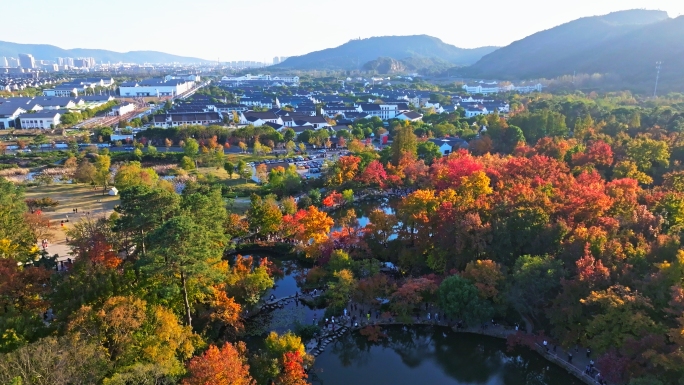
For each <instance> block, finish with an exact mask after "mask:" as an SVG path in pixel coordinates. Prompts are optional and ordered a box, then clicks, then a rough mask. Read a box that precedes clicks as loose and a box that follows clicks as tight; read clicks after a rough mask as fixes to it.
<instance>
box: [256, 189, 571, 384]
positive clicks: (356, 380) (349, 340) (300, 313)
mask: <svg viewBox="0 0 684 385" xmlns="http://www.w3.org/2000/svg"><path fill="white" fill-rule="evenodd" d="M378 205H380V207H381V208H382V209H383V210H385V212H388V213H391V212H393V206H392V205H391V203H390V202H380V203H378V202H372V203H368V204H362V205H354V208H355V209H356V210H357V215H359V222H360V223H359V224H360V226H365V225H366V224H367V223H368V217H367V215H368V213H370V211H371V210H372V209H374V208H375V207H378ZM339 212H340V211H338V212H336V213H334V214H335V215H338V217H339V216H342V215H343V213H339ZM363 218H365V222H363V220H364V219H363ZM264 256H267V255H254V257H255V259H258V258H260V257H264ZM270 259H271V260H272V261H273V262H274V263H275V264H276V266H278V268H280V269H281V270H282V271H283V275H281V276H279V277H276V279H275V286H274V287H273V288H272V289H270V290H269V291H268V292H267V293H266V294H265V295H264V298H269V297H270V296H271V294H273V295H274V296H275V297H276V298H282V297H286V296H290V295H293V294H294V293H295V292H297V291H299V290H300V289H299V287H298V279H299V277H300V276H302V275H304V274H305V272H306V268H304V267H301V266H299V265H298V264H297V263H296V262H294V261H280V260H278V259H276V258H270ZM323 315H324V310H323V309H312V308H309V307H307V306H305V305H303V304H301V303H297V302H295V301H290V302H289V303H287V304H285V305H284V306H283V307H282V308H277V309H275V310H274V311H272V312H269V313H263V314H260V315H259V316H257V317H255V318H254V319H252V320H251V321H250V323H249V326H248V329H249V331H248V334H249V335H251V336H255V337H256V336H263V335H264V334H265V333H268V332H270V331H276V332H278V333H284V332H286V331H288V330H293V329H295V326H296V325H297V324H311V323H312V322H313V320H314V319H318V320H320V319H321V318H322V317H323ZM383 332H384V333H385V334H386V338H384V339H381V340H380V341H379V342H376V343H372V342H369V341H368V340H367V338H366V337H364V336H362V335H360V334H359V333H356V332H355V333H347V334H346V335H344V336H343V337H342V338H341V339H339V340H337V341H334V342H331V343H330V344H328V346H327V348H326V349H325V350H324V352H323V353H322V354H320V355H319V356H318V357H317V358H316V361H315V364H314V367H313V368H312V370H311V371H310V373H309V380H310V381H311V382H312V383H313V384H316V385H348V384H354V385H376V384H392V385H403V384H406V385H413V384H439V385H442V384H443V385H465V384H468V385H470V384H482V385H528V384H531V385H582V384H583V382H581V381H579V380H578V379H577V378H575V377H574V376H573V375H571V374H569V373H567V372H566V371H565V370H564V369H562V368H561V367H559V366H556V365H554V364H552V363H550V362H549V361H547V360H546V359H544V358H543V357H542V356H540V355H538V354H537V353H535V352H532V351H530V350H527V349H516V350H514V351H508V349H507V346H506V342H505V341H504V340H501V339H497V338H493V337H487V336H481V335H474V334H466V333H456V332H454V331H452V330H450V329H448V328H446V327H430V326H411V327H401V326H384V327H383ZM250 340H251V341H252V343H251V346H250V349H253V348H255V347H256V348H258V347H260V344H262V343H263V338H261V337H258V338H253V339H250Z"/></svg>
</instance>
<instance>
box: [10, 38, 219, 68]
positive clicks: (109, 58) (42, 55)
mask: <svg viewBox="0 0 684 385" xmlns="http://www.w3.org/2000/svg"><path fill="white" fill-rule="evenodd" d="M20 53H28V54H31V55H33V57H34V58H36V60H55V58H58V57H73V58H77V57H93V58H95V61H97V62H98V63H107V62H112V63H118V62H124V63H138V64H144V63H174V62H177V63H183V64H188V63H200V62H207V60H203V59H198V58H194V57H186V56H177V55H171V54H168V53H164V52H157V51H131V52H114V51H107V50H103V49H86V48H74V49H63V48H59V47H56V46H54V45H48V44H19V43H10V42H6V41H0V57H1V56H6V57H17V55H18V54H20Z"/></svg>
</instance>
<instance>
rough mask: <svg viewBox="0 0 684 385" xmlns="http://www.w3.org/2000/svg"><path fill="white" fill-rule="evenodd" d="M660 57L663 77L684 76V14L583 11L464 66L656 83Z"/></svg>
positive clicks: (497, 73)
mask: <svg viewBox="0 0 684 385" xmlns="http://www.w3.org/2000/svg"><path fill="white" fill-rule="evenodd" d="M656 62H662V71H661V79H662V80H663V85H664V86H665V87H666V86H667V83H668V82H677V83H678V84H682V80H683V79H684V17H683V16H680V17H678V18H676V19H670V18H669V17H668V15H667V13H666V12H662V11H648V10H630V11H621V12H614V13H611V14H608V15H604V16H595V17H585V18H582V19H578V20H575V21H571V22H569V23H566V24H563V25H560V26H558V27H555V28H551V29H548V30H545V31H542V32H538V33H535V34H534V35H531V36H528V37H526V38H524V39H522V40H519V41H516V42H514V43H512V44H510V45H508V46H506V47H503V48H501V49H498V50H496V51H494V52H492V53H490V54H488V55H486V56H484V57H483V58H482V59H480V60H479V61H478V62H477V63H475V64H474V65H472V66H470V67H468V68H464V69H462V70H461V71H460V73H461V75H463V76H467V77H474V78H484V79H501V80H518V79H536V78H554V77H558V76H562V75H572V74H573V73H575V72H576V73H578V74H579V73H585V74H594V73H600V74H613V75H617V76H619V77H620V79H621V82H624V84H631V85H637V86H638V85H643V86H645V85H646V84H648V85H649V87H650V85H652V83H653V82H654V81H655V75H656V70H655V65H656Z"/></svg>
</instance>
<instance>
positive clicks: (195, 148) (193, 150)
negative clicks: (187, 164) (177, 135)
mask: <svg viewBox="0 0 684 385" xmlns="http://www.w3.org/2000/svg"><path fill="white" fill-rule="evenodd" d="M183 152H184V153H185V155H186V156H188V157H189V158H190V159H193V160H194V159H195V157H197V154H198V153H199V143H197V141H196V140H195V139H194V138H188V139H187V140H186V141H185V145H184V146H183Z"/></svg>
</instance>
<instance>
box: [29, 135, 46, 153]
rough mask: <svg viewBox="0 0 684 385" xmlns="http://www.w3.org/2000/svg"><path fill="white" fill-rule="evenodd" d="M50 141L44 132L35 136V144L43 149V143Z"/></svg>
mask: <svg viewBox="0 0 684 385" xmlns="http://www.w3.org/2000/svg"><path fill="white" fill-rule="evenodd" d="M47 143H49V141H48V138H47V136H45V135H44V134H38V135H36V136H35V137H34V138H33V145H34V146H36V147H38V148H40V150H41V151H42V150H43V147H42V146H43V145H44V144H47Z"/></svg>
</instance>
